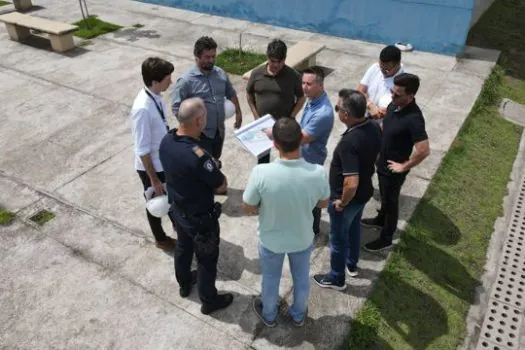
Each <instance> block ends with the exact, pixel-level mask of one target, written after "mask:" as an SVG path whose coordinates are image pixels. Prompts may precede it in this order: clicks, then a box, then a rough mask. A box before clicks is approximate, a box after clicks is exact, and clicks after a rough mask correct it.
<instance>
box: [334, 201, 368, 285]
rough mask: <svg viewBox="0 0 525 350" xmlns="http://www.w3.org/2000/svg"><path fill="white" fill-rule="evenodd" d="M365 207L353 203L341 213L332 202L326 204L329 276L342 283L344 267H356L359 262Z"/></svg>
mask: <svg viewBox="0 0 525 350" xmlns="http://www.w3.org/2000/svg"><path fill="white" fill-rule="evenodd" d="M364 207H365V205H364V204H360V203H353V204H349V205H347V206H346V207H345V208H344V209H343V211H337V210H335V207H334V204H333V202H332V201H330V203H329V204H328V214H329V215H330V272H329V274H330V276H331V277H332V278H334V279H335V280H336V281H338V282H339V281H344V279H345V265H348V266H349V267H356V266H357V261H358V260H359V244H360V240H361V216H362V215H363V209H364Z"/></svg>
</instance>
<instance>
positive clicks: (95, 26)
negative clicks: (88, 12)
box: [73, 15, 122, 39]
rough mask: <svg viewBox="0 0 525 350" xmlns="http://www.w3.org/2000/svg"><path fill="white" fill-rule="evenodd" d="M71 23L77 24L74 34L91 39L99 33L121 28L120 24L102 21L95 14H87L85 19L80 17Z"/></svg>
mask: <svg viewBox="0 0 525 350" xmlns="http://www.w3.org/2000/svg"><path fill="white" fill-rule="evenodd" d="M73 24H74V25H76V26H78V30H77V31H75V33H74V34H75V35H76V36H78V37H80V38H84V39H92V38H94V37H97V36H99V35H103V34H106V33H110V32H114V31H116V30H119V29H120V28H122V26H119V25H117V24H113V23H109V22H104V21H102V20H100V19H98V17H97V16H95V15H93V16H89V17H88V18H87V19H86V20H83V19H81V20H80V21H78V22H75V23H73Z"/></svg>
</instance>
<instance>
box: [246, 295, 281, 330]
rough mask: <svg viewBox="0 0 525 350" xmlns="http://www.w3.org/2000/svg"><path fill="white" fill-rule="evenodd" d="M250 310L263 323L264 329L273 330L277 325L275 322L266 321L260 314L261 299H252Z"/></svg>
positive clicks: (261, 307)
mask: <svg viewBox="0 0 525 350" xmlns="http://www.w3.org/2000/svg"><path fill="white" fill-rule="evenodd" d="M252 309H253V312H255V314H256V315H257V317H259V319H260V320H261V321H262V323H264V325H265V326H266V327H270V328H273V327H275V326H276V325H277V322H276V321H275V320H273V321H268V320H267V319H265V318H264V316H263V314H262V309H263V303H262V300H261V297H255V298H253V301H252Z"/></svg>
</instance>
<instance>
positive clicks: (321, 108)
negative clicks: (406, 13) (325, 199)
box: [301, 67, 334, 234]
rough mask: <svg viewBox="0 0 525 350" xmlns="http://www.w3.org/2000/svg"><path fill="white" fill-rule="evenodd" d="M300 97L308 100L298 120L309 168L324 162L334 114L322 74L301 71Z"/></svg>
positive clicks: (317, 215) (317, 220) (318, 215)
mask: <svg viewBox="0 0 525 350" xmlns="http://www.w3.org/2000/svg"><path fill="white" fill-rule="evenodd" d="M302 86H303V92H304V95H305V96H306V97H307V98H308V100H307V102H306V105H305V107H304V111H303V116H302V118H301V128H302V129H303V130H302V131H303V139H302V141H301V144H302V145H301V154H302V156H303V158H304V159H305V160H306V161H307V162H309V163H313V164H319V165H323V164H324V162H325V160H326V155H327V150H326V144H327V142H328V137H330V132H331V131H332V128H333V126H334V111H333V108H332V104H331V103H330V100H329V99H328V95H327V94H326V92H325V91H324V72H323V70H322V69H321V68H319V67H311V68H308V69H305V70H304V71H303V80H302ZM312 214H313V217H314V221H313V225H312V226H313V231H314V233H315V234H318V233H319V231H320V228H319V225H320V224H321V209H320V208H317V207H315V208H314V209H313V211H312Z"/></svg>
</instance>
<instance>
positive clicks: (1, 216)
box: [0, 208, 16, 225]
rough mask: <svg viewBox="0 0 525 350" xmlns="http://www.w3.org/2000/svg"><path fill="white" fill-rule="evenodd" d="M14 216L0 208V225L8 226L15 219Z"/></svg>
mask: <svg viewBox="0 0 525 350" xmlns="http://www.w3.org/2000/svg"><path fill="white" fill-rule="evenodd" d="M15 216H16V214H15V213H11V212H10V211H7V210H4V209H1V208H0V225H9V224H10V223H11V222H12V221H13V220H14V219H15Z"/></svg>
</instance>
